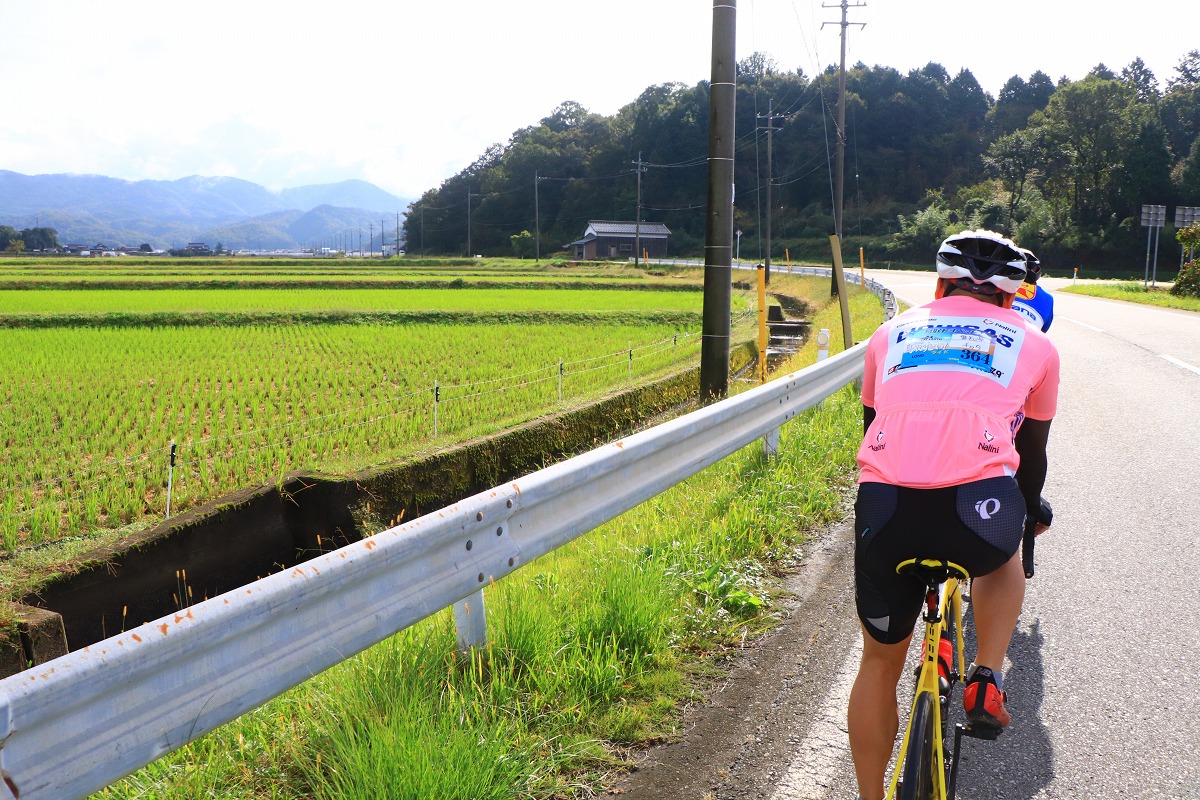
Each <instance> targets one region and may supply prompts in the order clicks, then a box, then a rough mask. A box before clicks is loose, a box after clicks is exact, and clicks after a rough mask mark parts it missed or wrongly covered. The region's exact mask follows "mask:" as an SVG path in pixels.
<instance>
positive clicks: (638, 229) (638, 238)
mask: <svg viewBox="0 0 1200 800" xmlns="http://www.w3.org/2000/svg"><path fill="white" fill-rule="evenodd" d="M635 163H636V164H637V221H636V222H634V224H633V250H634V252H633V266H634V267H637V266H638V265H639V264H640V262H641V260H642V173H643V172H645V171H646V168H645V167H643V166H642V151H641V150H638V160H637V161H636V162H635Z"/></svg>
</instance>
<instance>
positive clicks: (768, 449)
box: [762, 428, 779, 458]
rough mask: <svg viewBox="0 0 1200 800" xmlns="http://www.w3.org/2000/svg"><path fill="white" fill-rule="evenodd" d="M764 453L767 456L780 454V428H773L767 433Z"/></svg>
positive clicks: (771, 456)
mask: <svg viewBox="0 0 1200 800" xmlns="http://www.w3.org/2000/svg"><path fill="white" fill-rule="evenodd" d="M762 443H763V455H765V456H766V457H767V458H774V457H775V456H777V455H779V428H772V429H771V430H769V431H767V435H766V436H764V437H763V440H762Z"/></svg>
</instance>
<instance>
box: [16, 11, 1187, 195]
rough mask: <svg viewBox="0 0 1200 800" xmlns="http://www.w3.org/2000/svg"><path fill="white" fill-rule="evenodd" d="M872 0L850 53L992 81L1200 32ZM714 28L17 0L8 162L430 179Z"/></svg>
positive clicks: (831, 53) (666, 61) (556, 17)
mask: <svg viewBox="0 0 1200 800" xmlns="http://www.w3.org/2000/svg"><path fill="white" fill-rule="evenodd" d="M852 1H856V2H858V3H860V4H862V5H861V7H858V8H854V7H852V8H851V9H850V20H851V21H854V22H865V23H866V27H865V28H858V27H852V28H850V29H849V45H848V52H847V62H848V63H850V64H853V63H855V62H857V61H863V62H865V63H867V64H881V65H885V66H890V67H895V68H897V69H899V70H901V71H902V72H907V71H908V70H910V69H913V68H916V67H920V66H923V65H925V64H926V63H928V62H929V61H936V62H938V63H940V64H942V65H943V66H944V67H946V69H947V70H949V72H950V73H951V75H953V74H955V73H957V72H958V71H959V70H960V69H962V68H964V67H966V68H968V69H970V70H971V72H972V73H973V74H974V75H975V77H976V78H977V79H978V80H979V82H980V83H981V84H982V86H983V88H984V90H986V91H988V92H990V93H992V94H993V95H995V94H996V93H998V92H999V90H1000V87H1001V86H1002V85H1003V84H1004V82H1005V81H1006V80H1007V79H1008V78H1009V77H1011V76H1012V75H1021V76H1022V77H1025V78H1027V77H1028V76H1029V75H1030V74H1031V73H1033V72H1034V71H1035V70H1039V69H1040V70H1042V71H1044V72H1046V73H1048V74H1049V75H1050V77H1051V78H1053V79H1055V80H1057V79H1058V78H1059V77H1061V76H1063V75H1065V76H1067V77H1069V78H1072V79H1078V78H1082V77H1083V76H1084V75H1085V74H1086V73H1087V72H1088V70H1089V69H1091V68H1092V67H1093V66H1095V65H1096V64H1097V63H1100V62H1103V63H1105V64H1107V65H1108V66H1109V67H1110V68H1111V69H1113V70H1114V71H1117V72H1119V71H1120V69H1121V68H1122V67H1124V66H1126V65H1127V64H1128V63H1129V62H1130V61H1132V60H1133V59H1134V58H1135V57H1138V56H1140V57H1141V58H1142V59H1143V60H1144V61H1145V62H1146V63H1147V65H1148V66H1149V67H1150V69H1151V70H1152V71H1153V72H1154V73H1155V75H1157V76H1158V78H1159V81H1160V84H1165V83H1166V81H1167V79H1168V78H1169V77H1171V76H1172V75H1173V74H1174V68H1175V65H1176V64H1178V63H1179V61H1180V59H1181V58H1182V57H1183V55H1184V54H1185V53H1186V52H1187V51H1188V50H1190V49H1194V48H1197V47H1200V39H1198V38H1197V36H1196V22H1197V21H1198V20H1200V0H1135V2H1128V1H1127V0H1126V1H1122V2H1117V0H852ZM824 4H825V5H834V0H824ZM822 5H823V3H822V0H740V2H738V21H737V26H738V30H737V34H738V35H737V48H738V52H737V57H738V58H739V59H741V58H744V57H745V56H747V55H749V54H750V53H752V52H754V51H756V50H757V51H763V52H766V53H768V54H769V55H770V56H771V57H772V58H773V59H774V60H775V62H776V64H777V65H778V66H779V67H780V68H781V69H785V70H792V69H796V68H800V69H803V70H804V72H805V74H807V75H809V76H811V75H813V74H814V73H816V72H818V71H820V70H821V69H823V68H824V67H825V66H827V65H829V64H836V63H837V61H838V58H839V44H838V29H837V26H835V25H826V26H824V27H822V23H823V22H832V21H837V20H838V19H840V10H839V8H823V7H822ZM1185 22H1186V24H1184V23H1185ZM711 27H712V2H711V0H594V1H593V2H583V1H582V0H507V1H505V0H338V2H319V1H318V0H203V2H185V1H184V0H0V31H3V40H4V43H3V46H2V47H0V77H2V79H3V84H4V88H5V101H4V104H3V110H0V169H9V170H13V171H16V172H23V173H27V174H38V173H54V172H75V173H96V174H102V175H110V176H113V177H117V178H124V179H128V180H138V179H142V178H155V179H175V178H181V177H185V176H188V175H227V176H232V177H237V178H244V179H246V180H250V181H254V182H256V183H261V184H263V185H265V186H268V187H271V188H284V187H291V186H299V185H304V184H310V183H327V182H334V181H339V180H345V179H348V178H361V179H364V180H368V181H371V182H372V183H375V184H377V185H379V186H380V187H382V188H384V189H386V190H388V191H391V192H393V193H395V194H398V195H401V196H403V197H409V198H411V197H415V196H417V195H419V194H420V193H421V192H422V191H424V190H425V189H427V188H430V187H433V186H436V185H438V184H439V183H440V182H441V181H442V180H443V179H444V178H446V177H448V176H449V175H451V174H453V173H455V172H457V171H458V170H460V169H462V168H463V167H465V166H467V165H469V164H470V163H472V162H473V161H475V160H476V159H477V158H478V157H479V155H480V154H482V152H483V150H484V149H485V148H486V147H487V146H488V145H490V144H493V143H505V142H507V141H508V139H509V137H510V136H511V134H512V133H513V132H514V131H515V130H517V129H519V128H522V127H526V126H528V125H533V124H536V123H537V121H538V120H540V119H541V118H542V117H545V116H547V115H548V114H549V113H550V112H551V111H552V110H553V109H554V108H555V106H557V105H558V104H559V103H561V102H563V101H565V100H574V101H576V102H579V103H581V104H582V105H584V106H585V107H586V108H588V109H589V110H591V111H594V112H597V113H602V114H611V113H613V112H615V111H616V110H617V109H618V108H620V107H621V106H623V105H625V104H626V103H629V102H631V101H632V100H634V99H635V98H636V97H637V95H638V94H640V93H641V91H642V90H643V89H645V88H646V87H647V86H650V85H652V84H657V83H665V82H669V81H680V82H683V83H685V84H688V85H692V84H695V83H697V82H698V81H701V80H706V79H708V78H709V77H710V64H711V61H710V56H711V39H712V37H711Z"/></svg>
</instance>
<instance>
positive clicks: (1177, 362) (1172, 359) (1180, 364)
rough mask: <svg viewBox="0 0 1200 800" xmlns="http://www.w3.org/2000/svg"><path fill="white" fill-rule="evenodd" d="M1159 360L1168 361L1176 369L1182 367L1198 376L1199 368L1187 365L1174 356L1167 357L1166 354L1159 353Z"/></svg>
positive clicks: (1199, 373)
mask: <svg viewBox="0 0 1200 800" xmlns="http://www.w3.org/2000/svg"><path fill="white" fill-rule="evenodd" d="M1159 358H1165V359H1166V360H1167V361H1170V362H1171V363H1172V364H1174V365H1175V366H1177V367H1183V368H1184V369H1187V370H1191V371H1192V372H1194V373H1196V374H1197V375H1200V367H1194V366H1192V365H1191V364H1189V363H1187V362H1186V361H1180V360H1179V359H1178V358H1176V357H1175V356H1169V355H1167V354H1166V353H1159Z"/></svg>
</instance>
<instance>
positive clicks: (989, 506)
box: [975, 497, 1000, 519]
mask: <svg viewBox="0 0 1200 800" xmlns="http://www.w3.org/2000/svg"><path fill="white" fill-rule="evenodd" d="M975 512H976V513H977V514H979V518H980V519H991V518H992V517H994V516H996V514H998V513H999V512H1000V501H999V500H997V499H996V498H994V497H989V498H988V499H987V500H980V501H979V502H978V503H976V504H975Z"/></svg>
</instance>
